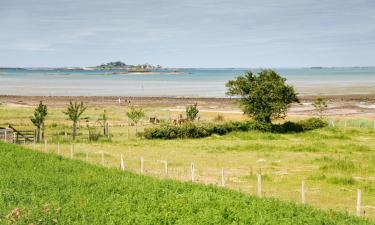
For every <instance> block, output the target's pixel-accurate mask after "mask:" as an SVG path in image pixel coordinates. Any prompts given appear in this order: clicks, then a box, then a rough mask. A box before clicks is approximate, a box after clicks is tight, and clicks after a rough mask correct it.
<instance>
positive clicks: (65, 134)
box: [64, 128, 68, 140]
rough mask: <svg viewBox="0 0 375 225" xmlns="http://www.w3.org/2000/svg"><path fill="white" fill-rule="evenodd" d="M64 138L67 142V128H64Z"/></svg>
mask: <svg viewBox="0 0 375 225" xmlns="http://www.w3.org/2000/svg"><path fill="white" fill-rule="evenodd" d="M64 137H65V140H66V139H68V133H67V132H66V128H64Z"/></svg>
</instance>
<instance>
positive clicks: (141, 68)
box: [89, 61, 164, 73]
mask: <svg viewBox="0 0 375 225" xmlns="http://www.w3.org/2000/svg"><path fill="white" fill-rule="evenodd" d="M89 68H90V69H95V70H126V71H127V72H129V73H131V72H141V73H144V72H151V71H155V70H163V69H164V68H163V67H162V66H160V65H156V66H154V65H150V64H148V63H146V64H138V65H127V64H126V63H124V62H121V61H116V62H109V63H105V64H102V65H99V66H94V67H89Z"/></svg>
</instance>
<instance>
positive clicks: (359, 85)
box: [0, 68, 375, 97]
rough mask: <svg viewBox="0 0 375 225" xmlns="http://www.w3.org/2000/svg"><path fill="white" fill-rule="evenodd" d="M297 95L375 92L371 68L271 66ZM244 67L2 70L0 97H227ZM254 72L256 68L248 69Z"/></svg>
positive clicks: (374, 78) (374, 80) (374, 77)
mask: <svg viewBox="0 0 375 225" xmlns="http://www.w3.org/2000/svg"><path fill="white" fill-rule="evenodd" d="M275 70H276V71H277V72H279V73H280V74H281V75H282V76H284V77H286V78H287V82H288V83H290V84H292V85H294V86H295V87H296V89H297V91H298V92H299V93H300V94H301V95H339V94H375V68H323V69H311V68H298V69H297V68H294V69H275ZM244 71H246V69H190V70H184V72H185V73H183V74H168V73H167V72H161V73H160V74H152V75H151V74H113V72H116V71H95V70H94V71H82V70H69V71H67V70H44V69H32V70H15V69H0V95H31V96H41V95H45V96H191V97H225V91H226V88H225V83H226V82H227V81H228V80H230V79H233V78H235V77H236V76H237V75H240V74H242V73H243V72H244ZM252 71H254V72H256V71H258V69H252Z"/></svg>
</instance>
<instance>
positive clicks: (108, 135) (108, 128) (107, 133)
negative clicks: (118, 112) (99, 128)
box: [107, 122, 109, 139]
mask: <svg viewBox="0 0 375 225" xmlns="http://www.w3.org/2000/svg"><path fill="white" fill-rule="evenodd" d="M107 138H108V139H109V124H108V122H107Z"/></svg>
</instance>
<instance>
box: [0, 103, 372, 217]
mask: <svg viewBox="0 0 375 225" xmlns="http://www.w3.org/2000/svg"><path fill="white" fill-rule="evenodd" d="M206 107H207V106H206ZM143 109H144V112H145V113H146V114H147V115H150V116H155V117H157V118H159V119H160V120H161V121H163V120H164V121H168V120H169V118H178V116H179V115H180V114H181V113H183V112H184V108H183V107H181V111H169V110H167V109H168V108H166V106H160V105H157V106H147V107H144V108H143ZM63 110H64V108H62V107H60V106H49V108H48V117H47V118H46V120H45V126H46V128H47V129H46V133H45V135H46V137H45V138H46V139H47V140H48V147H47V149H46V150H45V148H44V144H42V143H41V144H36V146H35V150H36V151H47V152H50V153H53V154H57V153H58V146H59V150H60V155H62V156H63V157H66V158H69V157H70V150H71V145H72V144H74V159H79V160H86V154H87V153H88V156H89V157H88V162H89V163H90V164H95V165H102V163H103V161H104V165H105V166H106V167H109V168H118V167H119V158H120V154H123V156H124V160H125V164H126V170H129V171H133V172H135V173H139V165H140V157H143V158H144V161H145V174H147V175H150V176H156V177H160V178H165V175H164V172H163V171H164V165H163V164H162V163H160V161H164V160H167V161H168V163H169V164H168V167H169V173H168V177H169V178H171V179H175V180H182V181H189V180H190V179H191V177H190V163H192V162H193V163H194V164H195V166H196V179H197V182H199V183H204V184H220V171H221V168H224V169H225V174H226V182H225V183H226V188H228V189H234V190H239V191H241V192H245V193H250V194H256V193H257V190H256V186H257V184H256V174H257V173H261V174H262V190H263V192H264V193H263V194H264V196H266V197H274V198H278V199H281V200H286V201H293V202H300V192H299V190H300V188H301V181H302V180H304V181H305V186H306V187H305V188H306V202H307V204H308V205H311V206H314V207H317V208H321V209H326V210H328V209H334V210H338V211H346V212H349V213H350V214H352V215H354V214H355V204H356V189H361V190H362V205H363V207H362V214H363V216H364V217H366V218H370V219H372V220H375V208H374V206H375V180H374V177H375V168H374V165H375V151H374V149H375V139H374V135H375V130H374V121H373V119H370V118H356V117H336V118H333V117H327V118H326V120H328V121H334V122H335V123H334V124H335V127H334V128H333V127H325V128H322V129H315V130H311V131H306V132H292V133H277V132H276V133H271V132H260V131H245V132H243V131H234V132H230V133H227V134H226V135H216V134H214V135H212V136H209V137H206V138H199V139H172V140H158V139H152V140H148V139H144V138H140V137H139V136H136V135H135V127H134V126H128V125H127V123H126V121H124V111H125V110H124V107H123V106H117V105H115V106H105V107H103V106H95V105H93V106H90V107H88V108H87V110H86V111H85V116H87V117H90V118H98V115H100V114H101V113H103V110H106V112H107V115H108V118H109V122H110V125H111V126H110V133H111V138H110V139H107V138H99V140H98V141H95V142H93V141H90V140H89V139H88V137H89V135H88V132H89V129H88V128H87V126H86V123H80V122H78V124H77V136H76V140H75V141H72V138H71V137H70V136H65V135H64V133H65V132H64V131H65V130H68V135H70V132H69V129H70V128H71V123H70V121H68V120H66V117H65V115H64V114H62V113H61V112H62V111H63ZM33 111H34V107H32V106H24V105H14V104H7V103H4V104H3V106H2V107H0V127H2V126H6V125H7V124H9V123H10V124H12V125H13V126H14V127H16V128H17V129H19V130H29V129H31V128H32V127H33V124H32V123H31V122H30V115H32V113H33ZM199 114H200V116H201V121H202V123H210V122H213V121H214V119H215V117H216V116H217V115H218V112H209V111H206V110H201V111H200V113H199ZM224 116H225V120H224V122H223V123H225V122H228V121H245V120H247V119H248V118H247V117H246V116H244V115H242V114H240V113H231V112H225V114H224ZM287 119H288V120H290V121H292V122H294V123H297V122H298V123H300V122H302V121H301V120H304V119H305V118H304V117H290V116H289V117H288V118H287ZM277 123H280V124H283V123H285V121H284V120H280V121H274V124H277ZM345 125H346V126H345ZM152 126H153V125H152V124H148V123H147V121H143V122H142V123H140V124H139V126H138V130H139V131H140V132H142V131H144V129H147V128H150V127H152ZM91 128H93V129H94V128H95V126H93V127H90V129H91ZM95 129H98V130H101V129H102V127H101V126H97V127H96V128H95ZM58 143H59V145H58ZM26 146H28V147H29V148H30V149H33V148H34V146H33V144H26ZM102 155H104V160H103V161H102ZM353 181H354V182H353ZM0 183H1V180H0ZM0 224H1V223H0Z"/></svg>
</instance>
